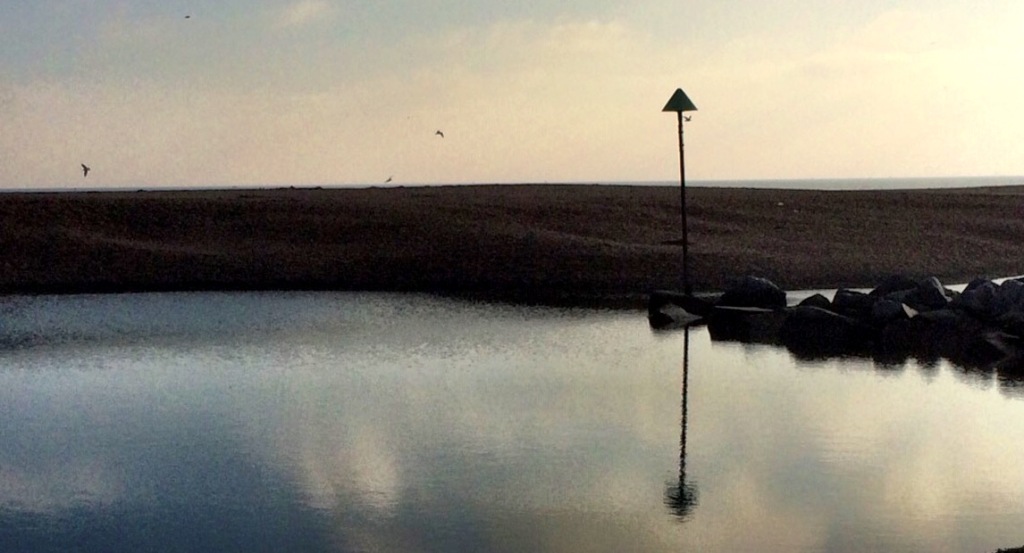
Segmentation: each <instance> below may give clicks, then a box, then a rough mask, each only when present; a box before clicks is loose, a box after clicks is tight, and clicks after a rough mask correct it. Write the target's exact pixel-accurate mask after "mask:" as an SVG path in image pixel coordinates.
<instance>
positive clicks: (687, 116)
mask: <svg viewBox="0 0 1024 553" xmlns="http://www.w3.org/2000/svg"><path fill="white" fill-rule="evenodd" d="M691 117H693V116H692V115H684V116H683V121H689V120H690V118H691Z"/></svg>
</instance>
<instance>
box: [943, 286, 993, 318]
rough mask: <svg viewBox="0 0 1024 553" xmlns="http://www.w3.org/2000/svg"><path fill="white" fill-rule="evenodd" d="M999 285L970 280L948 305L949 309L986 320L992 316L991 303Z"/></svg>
mask: <svg viewBox="0 0 1024 553" xmlns="http://www.w3.org/2000/svg"><path fill="white" fill-rule="evenodd" d="M998 290H999V285H998V284H996V283H994V282H992V281H991V280H985V281H980V280H978V279H975V280H972V281H971V283H970V284H968V285H967V287H966V288H964V291H963V292H962V293H961V294H960V295H959V296H957V298H956V299H955V300H954V301H952V302H951V303H950V307H954V308H957V309H964V310H966V311H968V312H969V313H971V314H972V315H974V316H976V317H981V318H983V319H987V318H990V317H992V315H993V310H992V308H993V302H994V300H995V298H996V294H997V292H998Z"/></svg>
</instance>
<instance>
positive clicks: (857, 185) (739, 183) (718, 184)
mask: <svg viewBox="0 0 1024 553" xmlns="http://www.w3.org/2000/svg"><path fill="white" fill-rule="evenodd" d="M618 184H635V185H645V186H652V185H653V186H679V180H678V179H676V180H674V181H657V182H622V183H618ZM1011 185H1024V176H1017V177H917V178H872V179H763V180H692V181H691V180H689V179H687V181H686V186H699V187H712V188H782V189H786V190H924V189H929V188H978V187H985V186H1011Z"/></svg>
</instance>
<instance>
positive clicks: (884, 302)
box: [871, 298, 916, 327]
mask: <svg viewBox="0 0 1024 553" xmlns="http://www.w3.org/2000/svg"><path fill="white" fill-rule="evenodd" d="M907 309H908V308H907V307H906V306H905V305H903V304H902V303H900V302H898V301H895V300H891V299H888V298H882V299H880V300H878V301H876V302H875V303H874V304H873V305H872V306H871V323H872V324H874V325H875V326H878V327H881V326H884V325H886V324H889V323H891V322H892V321H895V320H896V319H907V318H910V317H911V316H912V314H911V312H908V311H907ZM913 314H915V315H916V312H913Z"/></svg>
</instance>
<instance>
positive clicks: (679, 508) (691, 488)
mask: <svg viewBox="0 0 1024 553" xmlns="http://www.w3.org/2000/svg"><path fill="white" fill-rule="evenodd" d="M689 372H690V327H689V326H686V327H685V328H684V329H683V385H682V402H681V404H682V417H681V418H680V420H681V424H680V426H681V427H682V433H681V435H680V438H679V480H678V481H677V482H674V483H672V484H671V485H670V486H669V488H668V490H666V491H665V504H666V505H668V507H669V509H670V510H671V511H672V513H673V514H674V515H675V516H676V517H678V518H679V520H683V521H685V520H686V519H687V518H689V516H690V514H691V513H692V512H693V510H694V509H695V508H696V507H697V497H698V495H697V486H696V485H695V484H693V483H692V482H688V481H687V479H686V427H687V419H686V415H687V409H686V399H687V387H688V386H687V384H688V381H689Z"/></svg>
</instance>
